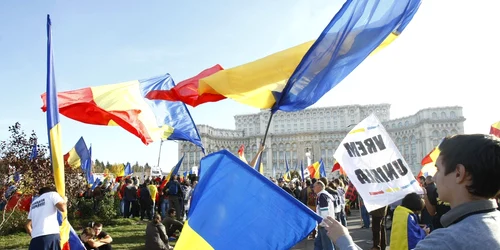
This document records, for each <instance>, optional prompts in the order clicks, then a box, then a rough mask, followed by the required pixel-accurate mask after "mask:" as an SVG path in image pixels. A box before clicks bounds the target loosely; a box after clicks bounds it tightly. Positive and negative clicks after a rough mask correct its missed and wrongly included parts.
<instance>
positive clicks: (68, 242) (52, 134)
mask: <svg viewBox="0 0 500 250" xmlns="http://www.w3.org/2000/svg"><path fill="white" fill-rule="evenodd" d="M51 26H52V24H51V21H50V16H49V15H47V131H48V136H49V148H50V159H51V163H52V169H53V171H54V181H55V184H56V189H57V192H58V193H59V195H61V196H62V197H65V196H66V185H65V182H64V181H65V180H64V159H63V154H62V145H61V144H62V143H61V127H60V125H59V109H58V105H57V90H56V82H55V77H54V64H53V58H52V46H51V40H52V32H51ZM60 225H61V228H60V235H61V248H62V249H63V250H69V249H71V250H75V249H77V250H80V249H81V250H85V247H84V246H83V244H82V242H81V241H80V238H79V237H78V235H77V234H76V233H75V231H74V230H73V228H72V227H71V225H70V224H69V222H68V219H67V213H66V212H65V213H63V214H62V216H61V221H60Z"/></svg>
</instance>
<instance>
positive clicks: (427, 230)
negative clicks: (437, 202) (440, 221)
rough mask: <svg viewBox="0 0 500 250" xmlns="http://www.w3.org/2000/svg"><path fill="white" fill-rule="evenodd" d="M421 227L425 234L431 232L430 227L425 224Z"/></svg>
mask: <svg viewBox="0 0 500 250" xmlns="http://www.w3.org/2000/svg"><path fill="white" fill-rule="evenodd" d="M422 229H424V232H425V234H426V235H429V234H430V233H431V229H430V228H428V227H427V226H425V227H424V228H422Z"/></svg>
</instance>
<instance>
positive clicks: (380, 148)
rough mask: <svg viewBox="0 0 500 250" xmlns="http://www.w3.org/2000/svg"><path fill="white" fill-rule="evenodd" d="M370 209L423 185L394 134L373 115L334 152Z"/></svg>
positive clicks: (348, 135)
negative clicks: (397, 144)
mask: <svg viewBox="0 0 500 250" xmlns="http://www.w3.org/2000/svg"><path fill="white" fill-rule="evenodd" d="M334 157H335V159H336V160H337V161H338V162H339V163H340V165H341V166H342V167H343V169H344V171H345V172H346V173H347V176H348V177H349V179H350V180H351V182H352V183H353V184H354V186H355V187H356V189H357V190H358V193H359V194H360V195H361V197H362V198H363V202H364V204H365V206H366V209H367V210H368V211H372V210H375V209H377V208H380V207H383V206H386V205H389V204H391V203H393V202H395V201H398V200H400V199H402V198H404V196H405V195H407V194H409V193H413V192H416V193H419V194H422V193H423V191H422V188H421V187H420V186H419V183H418V181H417V180H416V179H415V177H414V176H413V174H412V172H411V169H410V168H409V166H408V164H407V163H406V161H405V160H404V158H403V156H401V153H400V152H399V150H398V149H397V147H396V145H395V144H394V142H393V141H392V139H391V137H390V136H389V134H388V133H387V131H386V130H385V128H384V126H383V125H382V124H381V123H380V121H379V120H378V118H377V117H376V116H375V115H374V114H372V115H370V116H368V117H367V118H365V119H364V120H363V121H361V122H360V123H359V124H358V125H356V126H355V127H354V128H353V129H352V130H351V131H350V132H349V134H347V136H346V137H345V138H344V140H343V141H342V142H341V143H340V145H339V147H338V148H337V150H336V151H335V154H334Z"/></svg>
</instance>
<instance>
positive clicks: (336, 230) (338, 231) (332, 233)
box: [323, 216, 349, 243]
mask: <svg viewBox="0 0 500 250" xmlns="http://www.w3.org/2000/svg"><path fill="white" fill-rule="evenodd" d="M323 223H324V224H325V225H326V231H327V235H328V238H330V240H332V241H333V242H334V243H335V242H337V240H338V239H339V238H340V237H341V236H347V235H349V230H348V229H347V228H346V227H344V226H342V224H340V222H338V221H337V220H335V219H334V218H332V217H330V216H328V217H326V219H324V220H323Z"/></svg>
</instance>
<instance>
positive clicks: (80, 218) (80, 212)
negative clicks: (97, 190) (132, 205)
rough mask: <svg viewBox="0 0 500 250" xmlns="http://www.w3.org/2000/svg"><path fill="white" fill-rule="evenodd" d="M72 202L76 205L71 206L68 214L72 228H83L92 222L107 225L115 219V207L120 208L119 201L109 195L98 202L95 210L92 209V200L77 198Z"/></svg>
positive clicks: (116, 212)
mask: <svg viewBox="0 0 500 250" xmlns="http://www.w3.org/2000/svg"><path fill="white" fill-rule="evenodd" d="M74 202H75V203H74V204H76V205H75V206H72V208H71V209H69V213H68V219H69V221H70V222H71V224H72V225H74V227H75V226H76V225H77V224H78V225H79V226H81V227H85V226H86V225H87V223H89V222H92V221H94V222H100V223H103V224H105V225H108V224H110V223H112V221H113V220H114V219H116V218H117V215H118V211H117V207H119V206H120V201H119V200H117V199H115V197H114V196H113V195H111V194H109V193H107V194H106V195H105V196H104V198H103V199H102V200H101V201H100V202H99V205H98V209H97V210H95V209H94V205H95V204H94V200H93V199H84V198H78V199H76V200H75V201H74ZM116 203H118V204H116Z"/></svg>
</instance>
